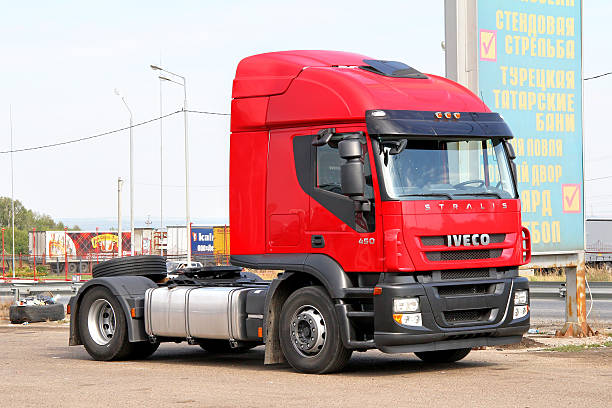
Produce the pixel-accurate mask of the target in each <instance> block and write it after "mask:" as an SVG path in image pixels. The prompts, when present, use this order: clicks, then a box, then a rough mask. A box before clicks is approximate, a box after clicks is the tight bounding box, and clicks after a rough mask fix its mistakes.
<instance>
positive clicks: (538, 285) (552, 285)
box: [529, 281, 612, 299]
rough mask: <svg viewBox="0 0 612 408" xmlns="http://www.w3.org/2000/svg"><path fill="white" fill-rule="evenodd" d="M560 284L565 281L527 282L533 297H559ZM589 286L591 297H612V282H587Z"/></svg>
mask: <svg viewBox="0 0 612 408" xmlns="http://www.w3.org/2000/svg"><path fill="white" fill-rule="evenodd" d="M562 284H565V282H561V281H559V282H529V293H530V295H531V297H532V298H534V299H543V298H559V297H561V296H560V292H559V290H560V288H561V286H562ZM589 287H590V288H591V294H592V295H593V299H612V282H589ZM588 297H589V294H588V289H587V298H588Z"/></svg>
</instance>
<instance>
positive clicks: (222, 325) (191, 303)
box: [145, 286, 253, 340]
mask: <svg viewBox="0 0 612 408" xmlns="http://www.w3.org/2000/svg"><path fill="white" fill-rule="evenodd" d="M252 290H253V289H252V288H236V287H198V286H178V287H174V288H166V287H163V288H156V289H149V290H147V292H146V293H145V330H146V332H147V334H149V335H151V336H157V337H177V338H190V337H193V338H204V339H231V340H246V331H245V328H244V322H245V319H246V318H247V315H246V297H247V294H248V293H249V291H252Z"/></svg>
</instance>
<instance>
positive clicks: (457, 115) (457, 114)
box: [453, 112, 461, 119]
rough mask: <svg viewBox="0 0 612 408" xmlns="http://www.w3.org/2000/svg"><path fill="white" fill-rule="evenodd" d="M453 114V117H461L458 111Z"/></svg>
mask: <svg viewBox="0 0 612 408" xmlns="http://www.w3.org/2000/svg"><path fill="white" fill-rule="evenodd" d="M453 116H454V117H455V119H459V118H461V114H460V113H459V112H455V113H453Z"/></svg>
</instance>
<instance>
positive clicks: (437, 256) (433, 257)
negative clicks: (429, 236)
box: [425, 248, 502, 262]
mask: <svg viewBox="0 0 612 408" xmlns="http://www.w3.org/2000/svg"><path fill="white" fill-rule="evenodd" d="M501 254H502V249H501V248H499V249H468V250H464V251H431V252H425V256H426V257H427V260H428V261H432V262H439V261H467V260H470V259H492V258H499V257H500V256H501Z"/></svg>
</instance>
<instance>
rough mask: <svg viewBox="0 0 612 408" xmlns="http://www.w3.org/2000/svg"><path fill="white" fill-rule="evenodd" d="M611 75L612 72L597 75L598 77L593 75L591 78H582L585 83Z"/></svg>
mask: <svg viewBox="0 0 612 408" xmlns="http://www.w3.org/2000/svg"><path fill="white" fill-rule="evenodd" d="M610 74H612V72H605V73H603V74H599V75H595V76H592V77H588V78H584V80H585V81H588V80H589V79H597V78H601V77H602V76H606V75H610Z"/></svg>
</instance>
